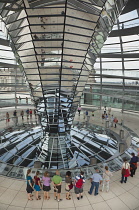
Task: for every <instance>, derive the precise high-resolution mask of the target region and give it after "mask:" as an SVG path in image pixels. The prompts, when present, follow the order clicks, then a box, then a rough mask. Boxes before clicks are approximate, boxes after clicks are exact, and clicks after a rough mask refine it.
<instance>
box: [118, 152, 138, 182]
mask: <svg viewBox="0 0 139 210" xmlns="http://www.w3.org/2000/svg"><path fill="white" fill-rule="evenodd" d="M131 155H132V158H131V160H130V162H128V161H127V159H126V158H124V159H123V161H124V163H123V165H122V170H121V174H122V177H121V183H123V182H124V183H126V182H127V178H128V177H129V176H131V177H133V176H134V175H135V173H136V170H137V163H138V158H139V157H138V156H135V153H131Z"/></svg>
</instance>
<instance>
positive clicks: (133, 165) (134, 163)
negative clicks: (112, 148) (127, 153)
mask: <svg viewBox="0 0 139 210" xmlns="http://www.w3.org/2000/svg"><path fill="white" fill-rule="evenodd" d="M131 155H132V158H131V160H130V162H129V163H130V172H131V174H130V176H131V177H133V176H134V175H135V173H136V170H137V162H138V157H137V156H135V153H131Z"/></svg>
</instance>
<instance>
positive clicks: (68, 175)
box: [65, 171, 73, 200]
mask: <svg viewBox="0 0 139 210" xmlns="http://www.w3.org/2000/svg"><path fill="white" fill-rule="evenodd" d="M65 183H66V187H65V190H66V199H67V200H71V198H70V196H71V195H70V190H71V189H72V188H73V184H72V178H71V172H70V171H67V172H66V177H65Z"/></svg>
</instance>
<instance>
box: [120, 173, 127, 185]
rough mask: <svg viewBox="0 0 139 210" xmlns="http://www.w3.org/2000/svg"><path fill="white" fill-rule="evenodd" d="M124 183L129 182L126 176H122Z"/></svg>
mask: <svg viewBox="0 0 139 210" xmlns="http://www.w3.org/2000/svg"><path fill="white" fill-rule="evenodd" d="M123 182H125V183H126V182H127V177H124V175H123V174H122V179H121V183H123Z"/></svg>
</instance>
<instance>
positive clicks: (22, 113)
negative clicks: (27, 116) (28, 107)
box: [20, 110, 24, 121]
mask: <svg viewBox="0 0 139 210" xmlns="http://www.w3.org/2000/svg"><path fill="white" fill-rule="evenodd" d="M20 115H21V117H22V121H24V111H23V110H22V111H21V113H20Z"/></svg>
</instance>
